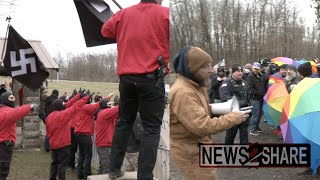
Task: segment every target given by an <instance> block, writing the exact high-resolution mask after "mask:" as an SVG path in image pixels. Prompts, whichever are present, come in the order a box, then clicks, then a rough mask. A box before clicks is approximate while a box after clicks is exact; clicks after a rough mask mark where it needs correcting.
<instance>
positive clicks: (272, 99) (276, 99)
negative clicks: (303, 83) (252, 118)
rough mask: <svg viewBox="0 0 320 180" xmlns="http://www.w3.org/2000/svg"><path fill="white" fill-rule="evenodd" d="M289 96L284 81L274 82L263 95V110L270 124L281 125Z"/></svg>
mask: <svg viewBox="0 0 320 180" xmlns="http://www.w3.org/2000/svg"><path fill="white" fill-rule="evenodd" d="M288 97H289V93H288V91H287V89H286V86H285V84H284V82H283V81H279V82H278V83H274V84H272V85H271V86H270V87H269V88H268V91H267V93H266V95H265V96H264V97H263V99H264V101H263V102H264V103H263V106H262V110H263V113H264V115H265V118H266V119H267V123H268V124H269V125H271V126H280V120H281V114H282V107H283V104H284V103H285V101H286V100H287V98H288Z"/></svg>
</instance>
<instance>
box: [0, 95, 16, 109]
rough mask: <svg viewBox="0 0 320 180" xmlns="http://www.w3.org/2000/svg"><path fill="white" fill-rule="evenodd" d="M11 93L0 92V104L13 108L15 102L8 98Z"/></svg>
mask: <svg viewBox="0 0 320 180" xmlns="http://www.w3.org/2000/svg"><path fill="white" fill-rule="evenodd" d="M11 95H12V94H11V93H9V92H4V93H2V94H1V104H3V105H5V106H9V107H12V108H14V106H15V102H14V101H10V100H9V96H11Z"/></svg>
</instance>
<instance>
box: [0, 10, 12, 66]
mask: <svg viewBox="0 0 320 180" xmlns="http://www.w3.org/2000/svg"><path fill="white" fill-rule="evenodd" d="M10 20H11V17H10V16H8V17H7V18H6V21H8V27H7V31H6V36H5V37H4V41H3V48H2V52H1V61H2V60H3V58H4V49H5V48H6V46H7V44H6V42H7V39H8V33H9V27H10Z"/></svg>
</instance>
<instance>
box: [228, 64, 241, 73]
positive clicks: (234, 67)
mask: <svg viewBox="0 0 320 180" xmlns="http://www.w3.org/2000/svg"><path fill="white" fill-rule="evenodd" d="M238 70H242V71H243V68H242V66H241V65H240V64H234V65H233V66H232V69H231V72H232V73H234V72H236V71H238Z"/></svg>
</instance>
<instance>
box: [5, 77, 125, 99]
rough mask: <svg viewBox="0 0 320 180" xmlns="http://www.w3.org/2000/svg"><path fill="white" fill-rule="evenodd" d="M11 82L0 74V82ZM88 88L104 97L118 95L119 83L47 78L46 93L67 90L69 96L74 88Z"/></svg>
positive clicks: (60, 93)
mask: <svg viewBox="0 0 320 180" xmlns="http://www.w3.org/2000/svg"><path fill="white" fill-rule="evenodd" d="M5 82H6V83H7V85H8V84H9V83H10V82H11V78H10V77H4V76H0V84H3V83H5ZM80 87H81V88H82V89H86V90H88V89H89V90H90V92H91V93H93V92H95V93H96V94H97V93H98V92H100V94H101V96H102V97H106V96H107V95H108V94H110V93H115V95H119V90H118V88H119V84H118V83H109V82H87V81H66V80H59V81H57V80H52V81H51V80H48V93H47V95H51V92H52V90H54V89H57V90H58V91H59V96H62V95H63V93H64V92H67V94H68V96H71V94H72V92H73V90H74V89H76V90H77V91H78V90H79V88H80Z"/></svg>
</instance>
